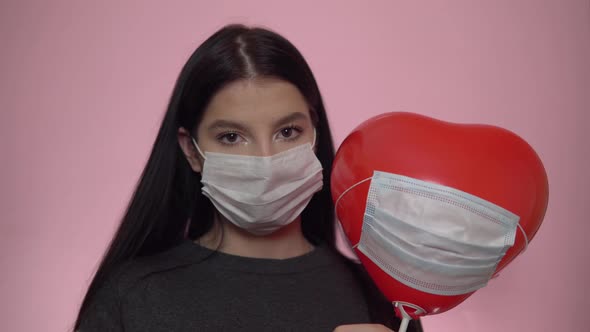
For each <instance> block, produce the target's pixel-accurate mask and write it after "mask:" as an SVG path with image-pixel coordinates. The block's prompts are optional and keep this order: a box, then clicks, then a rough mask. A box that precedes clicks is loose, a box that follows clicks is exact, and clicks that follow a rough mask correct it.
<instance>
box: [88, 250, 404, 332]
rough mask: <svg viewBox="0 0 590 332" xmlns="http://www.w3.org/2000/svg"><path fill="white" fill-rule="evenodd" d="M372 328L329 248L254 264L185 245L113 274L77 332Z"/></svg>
mask: <svg viewBox="0 0 590 332" xmlns="http://www.w3.org/2000/svg"><path fill="white" fill-rule="evenodd" d="M392 314H393V310H392ZM369 322H370V318H369V312H368V307H367V302H366V301H365V297H364V295H363V291H362V289H361V285H360V283H359V281H358V279H357V278H355V276H354V275H353V273H352V271H351V269H350V268H349V266H348V265H347V264H346V263H345V262H344V259H343V258H342V257H340V256H339V255H338V254H337V253H335V252H333V251H332V250H331V249H329V248H327V247H323V246H317V247H316V248H315V249H314V250H313V251H311V252H310V253H307V254H304V255H302V256H298V257H294V258H289V259H283V260H278V259H259V258H248V257H241V256H235V255H229V254H225V253H221V252H215V251H211V250H209V249H207V248H205V247H202V246H199V245H197V244H196V243H194V242H193V241H192V240H188V239H187V240H184V241H183V242H182V243H181V244H179V245H177V246H175V247H173V248H171V249H169V250H167V251H165V252H162V253H159V254H156V255H153V256H147V257H141V258H136V259H134V260H133V261H131V262H129V263H126V264H124V265H122V266H121V267H120V268H119V269H117V271H116V272H115V273H113V274H112V276H111V277H110V278H109V279H108V281H107V282H106V283H105V284H104V285H103V286H102V287H101V288H100V289H99V290H98V292H97V293H96V295H95V297H94V298H93V300H92V301H91V304H90V306H89V308H88V310H87V311H86V312H85V313H84V315H83V317H81V323H80V331H82V332H91V331H142V332H149V331H233V330H240V331H332V330H333V329H334V328H335V327H336V326H338V325H342V324H353V323H369Z"/></svg>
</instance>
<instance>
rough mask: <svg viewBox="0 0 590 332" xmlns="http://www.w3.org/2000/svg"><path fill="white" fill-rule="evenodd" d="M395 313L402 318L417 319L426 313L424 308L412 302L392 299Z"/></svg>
mask: <svg viewBox="0 0 590 332" xmlns="http://www.w3.org/2000/svg"><path fill="white" fill-rule="evenodd" d="M392 304H393V308H394V310H395V315H396V316H397V317H399V318H400V319H403V320H410V319H418V318H420V317H421V316H424V315H426V314H427V312H426V310H424V309H422V308H421V307H420V306H417V305H415V304H412V303H408V302H402V301H393V302H392Z"/></svg>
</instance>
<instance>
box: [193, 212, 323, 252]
mask: <svg viewBox="0 0 590 332" xmlns="http://www.w3.org/2000/svg"><path fill="white" fill-rule="evenodd" d="M195 242H197V243H198V244H200V245H202V246H204V247H206V248H209V249H211V250H219V251H221V252H223V253H226V254H231V255H237V256H244V257H252V258H269V259H286V258H292V257H296V256H301V255H304V254H306V253H308V252H310V251H312V250H313V245H312V244H311V243H309V242H308V241H307V239H306V238H305V237H304V236H303V233H302V231H301V217H298V218H297V219H296V220H294V221H293V222H291V223H290V224H288V225H286V226H283V227H282V228H280V229H279V230H277V231H275V232H273V233H271V234H268V235H264V236H257V235H253V234H251V233H249V232H248V231H245V230H243V229H241V228H239V227H237V226H235V225H234V224H232V223H231V222H229V221H228V220H227V219H225V218H223V217H219V218H216V220H215V222H214V223H213V227H211V230H209V231H208V232H207V233H205V234H204V235H203V236H202V237H201V238H199V239H197V240H196V241H195Z"/></svg>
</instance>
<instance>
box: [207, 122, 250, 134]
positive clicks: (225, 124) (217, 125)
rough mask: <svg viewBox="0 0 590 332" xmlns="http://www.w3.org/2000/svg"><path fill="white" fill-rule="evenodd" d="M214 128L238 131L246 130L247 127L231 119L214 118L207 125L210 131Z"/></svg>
mask: <svg viewBox="0 0 590 332" xmlns="http://www.w3.org/2000/svg"><path fill="white" fill-rule="evenodd" d="M214 129H237V130H240V131H248V127H246V126H245V125H243V124H241V123H239V122H235V121H231V120H215V121H213V123H211V124H210V125H209V126H208V127H207V130H209V131H211V130H214Z"/></svg>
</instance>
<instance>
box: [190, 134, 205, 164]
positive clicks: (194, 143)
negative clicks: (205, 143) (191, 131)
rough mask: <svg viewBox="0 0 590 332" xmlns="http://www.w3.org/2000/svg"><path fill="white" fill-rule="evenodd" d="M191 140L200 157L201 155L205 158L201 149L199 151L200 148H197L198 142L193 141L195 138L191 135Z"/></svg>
mask: <svg viewBox="0 0 590 332" xmlns="http://www.w3.org/2000/svg"><path fill="white" fill-rule="evenodd" d="M191 140H192V141H193V145H194V146H195V148H197V151H199V154H200V155H201V157H203V159H204V160H207V158H206V157H205V154H204V153H203V151H201V149H200V148H199V144H197V141H195V138H194V137H193V136H191Z"/></svg>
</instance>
